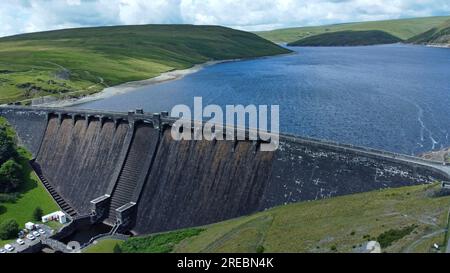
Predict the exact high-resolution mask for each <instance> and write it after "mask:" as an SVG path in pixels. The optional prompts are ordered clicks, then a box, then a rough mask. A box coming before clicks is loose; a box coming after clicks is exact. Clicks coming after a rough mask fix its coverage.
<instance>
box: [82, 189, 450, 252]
mask: <svg viewBox="0 0 450 273" xmlns="http://www.w3.org/2000/svg"><path fill="white" fill-rule="evenodd" d="M441 196H442V192H441V189H440V185H439V184H433V185H422V186H414V187H404V188H397V189H387V190H380V191H374V192H368V193H362V194H355V195H348V196H342V197H337V198H331V199H327V200H320V201H314V202H303V203H297V204H291V205H288V206H282V207H277V208H274V209H270V210H267V211H265V212H261V213H257V214H254V215H251V216H248V217H241V218H238V219H233V220H230V221H225V222H222V223H217V224H213V225H210V226H206V227H202V228H201V229H187V230H181V231H175V232H169V233H163V234H157V235H153V236H147V237H136V238H133V239H132V240H129V241H127V242H126V243H123V242H122V243H119V246H121V247H120V248H121V249H122V251H123V252H158V251H161V250H163V251H164V252H167V251H171V252H193V253H199V252H208V253H210V252H227V253H236V252H238V253H240V252H244V253H254V252H266V253H276V252H290V253H292V252H294V253H296V252H358V251H360V250H359V249H360V248H361V246H363V245H364V244H365V243H366V242H367V241H369V240H377V241H378V242H380V244H381V245H382V247H383V248H382V251H383V252H436V250H434V249H433V248H432V246H433V245H434V244H438V245H439V246H441V247H440V250H439V251H441V252H444V251H445V245H446V238H445V237H446V229H447V227H448V211H449V208H450V196H444V197H441ZM116 244H117V241H116V242H112V241H111V240H106V241H105V242H99V244H98V245H96V246H95V247H93V248H92V249H90V250H91V251H90V252H112V251H113V247H114V246H115V245H116ZM116 249H117V247H116Z"/></svg>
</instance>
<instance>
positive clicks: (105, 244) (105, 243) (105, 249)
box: [83, 239, 123, 253]
mask: <svg viewBox="0 0 450 273" xmlns="http://www.w3.org/2000/svg"><path fill="white" fill-rule="evenodd" d="M122 242H123V241H122V240H117V239H104V240H100V241H98V242H97V243H96V244H94V245H92V246H89V247H88V248H87V249H85V250H84V251H83V252H84V253H113V252H114V247H115V246H116V245H117V244H120V243H122Z"/></svg>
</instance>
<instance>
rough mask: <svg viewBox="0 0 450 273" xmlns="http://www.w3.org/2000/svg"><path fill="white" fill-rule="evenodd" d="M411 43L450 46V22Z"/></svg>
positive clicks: (414, 39)
mask: <svg viewBox="0 0 450 273" xmlns="http://www.w3.org/2000/svg"><path fill="white" fill-rule="evenodd" d="M409 42H412V43H417V44H435V45H446V46H450V20H448V21H446V22H445V23H443V24H441V25H439V26H438V27H436V28H433V29H431V30H429V31H427V32H425V33H422V34H420V35H417V36H415V37H413V38H411V39H410V40H409Z"/></svg>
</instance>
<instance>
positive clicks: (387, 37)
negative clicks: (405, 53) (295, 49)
mask: <svg viewBox="0 0 450 273" xmlns="http://www.w3.org/2000/svg"><path fill="white" fill-rule="evenodd" d="M401 41H402V40H401V39H399V38H397V37H395V36H393V35H391V34H389V33H387V32H384V31H379V30H369V31H337V32H330V33H323V34H319V35H314V36H309V37H306V38H303V39H301V40H299V41H296V42H293V43H289V44H288V45H289V46H366V45H379V44H394V43H398V42H401Z"/></svg>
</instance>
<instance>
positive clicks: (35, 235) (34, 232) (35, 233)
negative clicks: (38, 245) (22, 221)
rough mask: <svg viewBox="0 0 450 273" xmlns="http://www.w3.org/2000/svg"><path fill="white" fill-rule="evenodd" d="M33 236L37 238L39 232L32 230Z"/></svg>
mask: <svg viewBox="0 0 450 273" xmlns="http://www.w3.org/2000/svg"><path fill="white" fill-rule="evenodd" d="M33 236H34V237H36V238H37V237H40V236H41V234H39V232H37V231H33Z"/></svg>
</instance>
